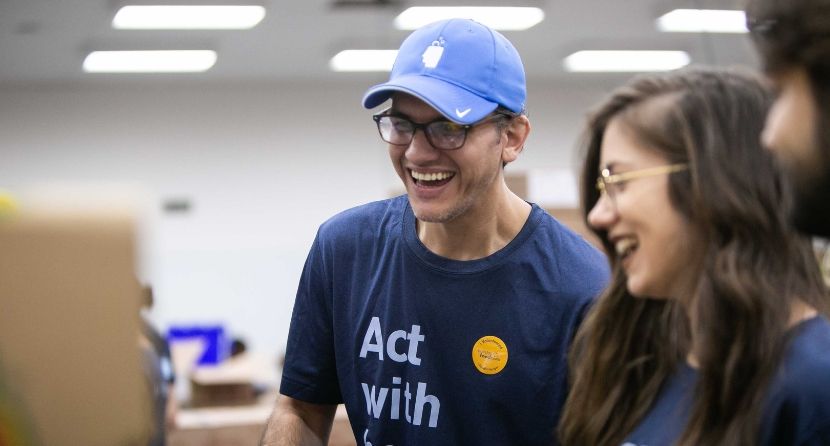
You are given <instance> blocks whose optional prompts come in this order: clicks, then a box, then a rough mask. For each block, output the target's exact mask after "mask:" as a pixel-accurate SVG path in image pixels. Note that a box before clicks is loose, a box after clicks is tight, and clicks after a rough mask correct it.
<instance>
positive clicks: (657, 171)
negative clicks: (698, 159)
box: [596, 163, 689, 201]
mask: <svg viewBox="0 0 830 446" xmlns="http://www.w3.org/2000/svg"><path fill="white" fill-rule="evenodd" d="M685 170H689V164H688V163H675V164H667V165H664V166H656V167H646V168H645V169H637V170H629V171H628V172H620V173H611V169H609V168H607V167H606V168H603V169H602V170H601V171H600V173H599V176H598V177H597V184H596V188H597V191H598V192H599V195H600V197H601V196H603V195H607V196H608V198H610V199H611V201H614V196H615V195H616V194H614V193H609V192H608V185H609V184H611V185H614V184H621V183H625V182H628V181H631V180H636V179H639V178H648V177H653V176H657V175H669V174H672V173H677V172H683V171H685Z"/></svg>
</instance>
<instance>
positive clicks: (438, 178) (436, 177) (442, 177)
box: [412, 170, 452, 181]
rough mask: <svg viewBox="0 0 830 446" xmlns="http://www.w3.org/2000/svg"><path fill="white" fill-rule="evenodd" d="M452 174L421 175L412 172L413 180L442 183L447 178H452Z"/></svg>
mask: <svg viewBox="0 0 830 446" xmlns="http://www.w3.org/2000/svg"><path fill="white" fill-rule="evenodd" d="M451 176H452V174H451V173H449V172H433V173H420V172H415V171H414V170H413V171H412V178H414V179H416V180H418V181H441V180H446V179H447V178H449V177H451Z"/></svg>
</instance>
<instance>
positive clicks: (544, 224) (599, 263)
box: [539, 208, 608, 274]
mask: <svg viewBox="0 0 830 446" xmlns="http://www.w3.org/2000/svg"><path fill="white" fill-rule="evenodd" d="M539 211H540V214H541V216H540V218H541V223H540V225H539V229H540V230H542V232H541V233H540V234H539V236H541V237H542V238H544V239H545V242H546V243H547V242H549V246H550V253H551V255H552V256H554V257H555V258H557V259H558V260H559V261H561V262H565V263H570V264H571V265H573V266H584V267H588V268H591V269H597V270H599V271H601V272H602V273H603V274H605V273H607V268H608V260H607V258H606V257H605V254H603V253H602V252H601V251H600V250H599V249H597V248H596V247H594V245H592V244H591V243H589V242H588V241H587V240H585V238H584V237H583V236H582V235H580V234H578V233H577V232H576V231H574V230H573V229H571V228H569V227H567V226H565V225H564V224H563V223H562V222H560V221H559V220H557V219H556V218H555V217H553V216H552V215H550V214H549V213H548V212H547V211H545V210H544V209H541V208H539Z"/></svg>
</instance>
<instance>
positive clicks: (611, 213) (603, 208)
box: [588, 193, 617, 230]
mask: <svg viewBox="0 0 830 446" xmlns="http://www.w3.org/2000/svg"><path fill="white" fill-rule="evenodd" d="M616 218H617V209H616V207H615V206H614V203H612V201H611V197H609V196H608V194H606V193H603V194H600V196H599V200H597V202H596V203H594V207H592V208H591V211H590V212H588V224H589V225H590V226H591V227H592V228H594V229H597V230H607V229H608V227H609V226H610V225H611V223H613V222H614V220H615V219H616Z"/></svg>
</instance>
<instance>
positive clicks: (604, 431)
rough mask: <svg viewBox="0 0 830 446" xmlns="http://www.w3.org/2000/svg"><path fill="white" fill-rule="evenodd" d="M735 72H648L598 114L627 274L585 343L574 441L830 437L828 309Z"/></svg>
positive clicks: (611, 213)
mask: <svg viewBox="0 0 830 446" xmlns="http://www.w3.org/2000/svg"><path fill="white" fill-rule="evenodd" d="M770 103H771V97H770V95H769V94H768V92H767V91H766V90H765V88H764V86H763V85H762V83H761V82H760V81H759V80H756V79H755V78H753V77H751V76H749V75H745V74H741V73H738V72H733V71H726V70H710V69H690V70H685V71H680V72H673V73H669V74H663V75H649V76H643V77H639V78H637V79H635V80H633V81H632V82H631V83H629V84H628V85H626V86H624V87H622V88H620V89H619V90H617V91H616V92H615V93H613V94H612V96H611V97H610V98H609V99H608V100H606V101H605V102H604V103H603V104H602V105H601V106H600V107H599V108H598V110H597V111H596V112H594V113H593V114H592V116H591V118H590V119H589V123H588V128H587V131H586V135H585V138H584V149H585V152H586V153H585V154H586V158H585V162H584V166H583V172H582V203H583V207H584V212H585V218H586V221H587V223H588V225H589V227H590V228H591V229H592V230H593V231H594V232H595V233H596V235H597V236H598V237H599V238H600V239H601V241H602V243H603V244H604V246H605V248H606V250H607V251H608V252H609V253H611V255H610V263H611V266H612V270H613V274H612V279H611V284H610V286H609V288H608V289H607V290H606V291H605V292H604V294H603V295H602V296H601V297H600V298H599V299H598V301H597V302H596V304H595V305H594V306H593V307H592V309H591V310H590V312H589V313H588V315H587V317H586V319H585V322H584V323H583V325H582V326H581V328H580V329H579V332H578V334H577V338H576V339H575V341H574V344H573V348H572V350H571V357H570V361H571V374H570V377H571V380H572V383H573V387H572V388H571V391H570V393H569V396H568V399H567V402H566V405H565V408H564V411H563V417H562V419H561V423H560V426H559V434H560V439H561V441H562V444H564V445H566V446H582V445H585V446H589V445H590V446H603V445H613V446H619V445H621V444H625V445H627V446H644V445H649V446H659V445H681V446H686V445H729V446H733V445H819V444H822V445H827V444H830V381H828V379H827V378H828V377H830V322H828V320H827V318H826V315H827V310H828V301H827V295H826V290H825V289H824V286H823V284H822V281H821V277H820V274H819V271H818V267H817V264H816V261H815V259H814V258H813V254H812V251H811V247H810V244H809V242H808V241H807V240H804V239H803V238H801V237H800V236H799V235H798V234H797V233H796V232H794V231H791V230H790V228H789V225H788V221H787V217H788V207H789V205H788V200H787V198H786V193H785V192H786V186H787V185H786V182H784V181H782V178H781V175H780V174H779V171H778V170H777V166H776V164H775V162H774V159H773V157H772V155H771V154H770V153H769V152H768V151H765V150H763V147H762V146H761V143H760V140H759V138H758V135H759V134H760V132H761V129H762V127H763V125H764V117H765V115H766V112H767V110H768V107H769V105H770Z"/></svg>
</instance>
